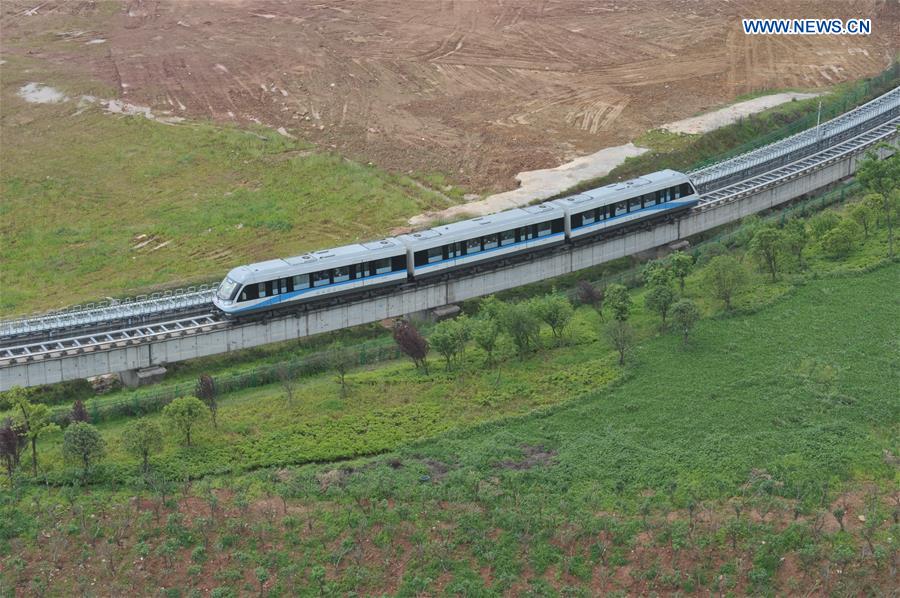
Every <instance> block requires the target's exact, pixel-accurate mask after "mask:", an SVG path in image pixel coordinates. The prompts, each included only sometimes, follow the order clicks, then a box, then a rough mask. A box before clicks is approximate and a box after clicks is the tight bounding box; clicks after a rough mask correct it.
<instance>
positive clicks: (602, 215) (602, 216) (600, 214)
mask: <svg viewBox="0 0 900 598" xmlns="http://www.w3.org/2000/svg"><path fill="white" fill-rule="evenodd" d="M606 208H607V206H603V207H601V208H597V220H606V219H607V218H609V214H608V213H607V210H606Z"/></svg>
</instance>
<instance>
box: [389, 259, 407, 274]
mask: <svg viewBox="0 0 900 598" xmlns="http://www.w3.org/2000/svg"><path fill="white" fill-rule="evenodd" d="M400 270H406V256H405V255H396V256H394V257H392V258H391V271H392V272H398V271H400Z"/></svg>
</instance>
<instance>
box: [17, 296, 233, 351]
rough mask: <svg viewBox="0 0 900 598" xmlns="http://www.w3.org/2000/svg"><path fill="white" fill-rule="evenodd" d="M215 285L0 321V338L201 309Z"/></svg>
mask: <svg viewBox="0 0 900 598" xmlns="http://www.w3.org/2000/svg"><path fill="white" fill-rule="evenodd" d="M217 286H218V285H200V286H196V287H188V288H186V289H176V290H174V291H165V292H161V293H153V294H152V295H138V296H137V297H129V298H127V299H122V300H115V299H112V300H109V301H103V302H99V303H89V304H87V305H74V306H71V307H67V308H65V309H62V310H59V311H54V312H50V313H44V314H39V315H38V314H36V315H33V316H28V317H25V318H18V319H15V320H5V321H0V338H15V337H18V336H27V335H32V334H39V333H46V332H51V331H54V330H71V329H75V328H83V327H85V326H91V325H96V324H101V323H103V322H116V321H128V320H134V321H135V323H139V322H140V321H141V319H142V318H146V317H148V316H157V315H160V314H165V313H174V312H179V311H185V310H188V309H193V308H197V307H201V306H205V305H207V304H209V303H210V301H212V297H213V294H214V293H215V292H216V288H217Z"/></svg>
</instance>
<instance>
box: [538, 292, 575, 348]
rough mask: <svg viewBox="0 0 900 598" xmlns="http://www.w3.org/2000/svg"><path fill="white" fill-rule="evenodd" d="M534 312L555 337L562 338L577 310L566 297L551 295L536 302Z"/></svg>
mask: <svg viewBox="0 0 900 598" xmlns="http://www.w3.org/2000/svg"><path fill="white" fill-rule="evenodd" d="M534 312H535V314H536V315H537V317H539V318H540V319H541V320H543V322H544V323H545V324H547V326H549V327H550V330H552V331H553V336H554V337H556V338H557V339H558V338H560V337H561V336H562V334H563V332H564V331H565V329H566V327H567V326H568V325H569V322H571V321H572V316H574V315H575V310H574V309H573V308H572V303H571V302H570V301H569V299H568V298H567V297H565V296H564V295H560V294H559V293H551V294H549V295H545V296H544V297H541V298H539V299H536V300H535V302H534Z"/></svg>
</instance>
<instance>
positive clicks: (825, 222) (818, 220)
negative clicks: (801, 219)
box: [809, 210, 841, 240]
mask: <svg viewBox="0 0 900 598" xmlns="http://www.w3.org/2000/svg"><path fill="white" fill-rule="evenodd" d="M840 223H841V217H840V216H838V215H837V213H836V212H834V211H833V210H826V211H824V212H820V213H819V214H816V215H815V216H814V217H812V218H811V219H810V220H809V230H810V231H811V232H812V236H813V237H814V238H815V239H817V240H821V239H822V237H824V236H825V233H827V232H828V231H830V230H831V229H833V228H834V227H836V226H837V225H838V224H840Z"/></svg>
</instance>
